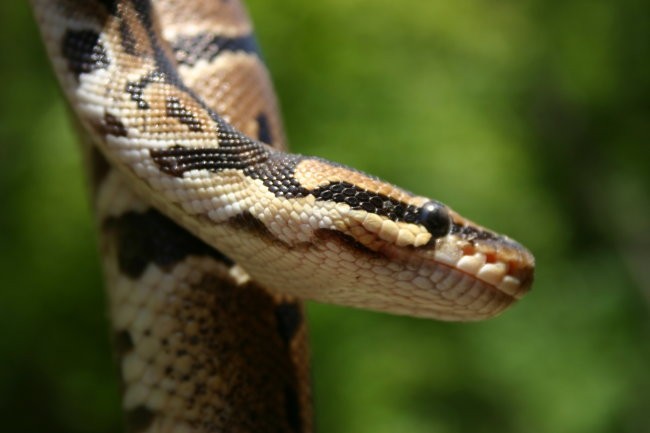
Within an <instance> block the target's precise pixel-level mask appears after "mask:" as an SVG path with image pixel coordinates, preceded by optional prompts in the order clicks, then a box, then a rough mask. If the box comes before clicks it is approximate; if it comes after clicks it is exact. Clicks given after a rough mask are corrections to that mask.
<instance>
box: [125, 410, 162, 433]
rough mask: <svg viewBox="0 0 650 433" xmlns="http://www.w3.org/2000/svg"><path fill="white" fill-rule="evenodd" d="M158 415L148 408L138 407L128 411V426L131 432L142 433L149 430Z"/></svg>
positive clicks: (126, 415) (126, 414)
mask: <svg viewBox="0 0 650 433" xmlns="http://www.w3.org/2000/svg"><path fill="white" fill-rule="evenodd" d="M155 416H156V414H155V413H154V412H153V411H152V410H151V409H149V408H148V407H146V406H136V407H135V408H133V409H131V410H128V411H126V413H125V417H126V426H127V429H128V431H129V432H133V433H135V432H140V431H143V430H147V429H148V428H149V427H150V426H151V423H152V422H153V420H154V418H155Z"/></svg>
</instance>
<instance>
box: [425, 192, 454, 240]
mask: <svg viewBox="0 0 650 433" xmlns="http://www.w3.org/2000/svg"><path fill="white" fill-rule="evenodd" d="M417 222H418V223H419V224H421V225H423V226H424V227H425V228H426V229H427V231H428V232H429V233H431V237H432V239H436V238H439V237H442V236H445V235H446V234H447V233H449V229H450V226H451V217H450V216H449V211H447V207H446V206H445V205H443V204H442V203H439V202H436V201H430V202H427V203H425V204H423V205H422V207H421V208H420V215H419V217H418V221H417Z"/></svg>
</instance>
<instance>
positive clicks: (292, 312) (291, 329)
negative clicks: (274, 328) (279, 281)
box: [275, 302, 303, 344]
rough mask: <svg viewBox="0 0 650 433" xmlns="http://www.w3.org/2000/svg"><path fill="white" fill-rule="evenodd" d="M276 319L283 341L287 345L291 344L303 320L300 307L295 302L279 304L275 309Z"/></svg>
mask: <svg viewBox="0 0 650 433" xmlns="http://www.w3.org/2000/svg"><path fill="white" fill-rule="evenodd" d="M275 318H276V320H277V321H278V332H280V336H281V337H282V340H283V341H284V342H285V343H287V344H289V343H291V340H293V337H294V336H295V335H296V332H297V331H298V328H299V327H300V324H301V323H302V320H303V318H302V310H301V309H300V306H299V305H298V304H297V303H295V302H283V303H281V304H278V305H277V306H276V307H275Z"/></svg>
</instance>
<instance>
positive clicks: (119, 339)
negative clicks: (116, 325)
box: [113, 331, 133, 358]
mask: <svg viewBox="0 0 650 433" xmlns="http://www.w3.org/2000/svg"><path fill="white" fill-rule="evenodd" d="M113 344H114V345H115V352H116V353H117V355H118V356H119V357H120V358H122V357H123V356H124V355H126V354H127V353H129V352H131V351H132V350H133V338H131V334H130V333H129V331H119V332H117V333H115V338H114V343H113Z"/></svg>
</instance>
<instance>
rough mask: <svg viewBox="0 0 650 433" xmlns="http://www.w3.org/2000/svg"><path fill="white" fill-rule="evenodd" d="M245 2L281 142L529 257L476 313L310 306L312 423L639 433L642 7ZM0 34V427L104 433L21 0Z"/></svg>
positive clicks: (99, 337)
mask: <svg viewBox="0 0 650 433" xmlns="http://www.w3.org/2000/svg"><path fill="white" fill-rule="evenodd" d="M249 3H250V4H249V8H250V11H251V13H252V15H253V17H254V20H255V22H256V24H257V29H258V30H257V33H258V37H259V40H260V42H261V45H262V48H263V50H264V53H265V57H266V59H267V61H268V63H269V65H270V69H271V70H272V73H273V76H274V79H275V82H276V84H277V89H278V92H279V95H280V99H281V101H282V104H283V110H284V114H285V120H286V125H287V129H288V133H289V137H290V141H291V143H292V146H293V148H294V149H295V150H296V151H298V152H301V153H305V154H315V155H319V156H324V157H327V158H330V159H333V160H336V161H340V162H343V163H346V164H349V165H352V166H354V167H358V168H360V169H363V170H365V171H369V172H371V173H373V174H376V175H379V176H381V177H383V178H386V179H388V180H390V181H393V182H395V183H397V184H399V185H401V186H403V187H406V188H408V189H410V190H412V191H415V192H417V193H419V194H423V195H428V196H431V197H435V198H437V199H439V200H441V201H443V202H445V203H447V204H449V205H451V206H452V207H454V208H455V209H457V210H459V211H460V212H461V213H463V214H465V215H468V216H469V217H471V218H472V219H474V220H477V221H480V222H481V223H483V224H485V225H487V226H489V227H493V228H495V229H497V230H499V231H502V232H505V233H508V234H509V235H511V236H512V237H514V238H516V239H518V240H520V241H521V242H523V243H524V244H526V245H527V246H528V247H529V248H530V249H531V250H532V251H533V252H534V253H535V255H536V257H537V264H538V272H537V282H536V284H535V286H534V290H533V291H532V292H531V293H530V294H529V295H528V296H527V297H526V298H525V299H524V300H523V301H521V302H520V303H519V304H518V305H517V306H516V307H515V308H513V309H512V310H510V311H508V312H507V313H505V314H503V315H502V316H501V317H499V318H497V319H494V320H490V321H488V322H484V323H475V324H449V323H437V322H432V321H424V320H417V319H411V318H405V317H393V316H388V315H383V314H377V313H370V312H363V311H357V310H351V309H344V308H339V307H334V306H325V305H310V306H309V313H310V322H311V331H312V336H313V358H314V365H313V376H314V380H315V391H316V409H317V412H318V414H317V424H318V427H319V431H321V432H325V433H335V432H356V433H364V432H368V433H370V432H372V433H383V432H412V433H419V432H422V433H424V432H433V433H460V432H472V433H481V432H500V433H509V432H512V433H520V432H536V433H563V432H566V433H601V432H602V433H618V432H630V433H632V432H633V433H641V432H644V433H647V432H650V314H649V306H650V151H649V150H648V148H649V147H650V116H649V115H650V113H649V111H650V103H649V101H650V25H649V23H650V3H648V2H646V1H643V0H616V1H615V0H590V1H586V0H584V1H580V0H569V1H559V0H557V1H556V0H523V1H521V0H517V1H515V0H508V1H501V2H494V1H485V0H460V1H456V2H447V1H442V0H434V1H417V0H401V1H400V2H394V1H390V0H327V1H324V2H306V1H303V0H283V1H281V2H268V1H264V0H250V2H249ZM188 7H190V6H188ZM0 29H1V30H0V31H1V32H2V33H1V36H2V37H0V62H1V63H0V83H1V90H0V94H1V95H2V99H1V103H0V197H1V199H2V202H1V204H0V208H1V211H0V286H1V289H0V409H1V411H2V415H1V421H0V422H1V425H2V426H1V427H0V430H2V431H6V432H54V433H57V432H67V433H75V432H80V433H81V432H84V433H104V432H117V431H121V418H120V417H121V414H120V409H119V401H118V386H117V380H116V374H115V369H114V368H113V366H112V365H111V355H110V347H109V342H108V331H107V324H106V317H105V313H104V310H105V303H104V298H103V293H102V290H101V279H100V275H99V267H98V258H97V253H96V248H95V238H94V234H93V230H92V223H91V218H90V214H89V207H88V205H87V202H86V189H85V185H84V183H83V181H82V180H81V166H80V157H79V155H78V153H77V148H76V144H75V138H74V136H73V134H72V133H71V129H70V127H69V122H68V120H67V117H66V112H65V108H64V104H63V103H62V100H61V95H60V94H59V91H58V90H57V88H56V85H55V82H54V79H53V76H52V75H51V73H50V69H49V65H48V63H47V61H46V59H45V56H44V53H43V49H42V47H41V44H40V41H39V40H38V37H37V32H36V28H35V26H34V23H33V22H32V20H31V16H30V13H29V11H28V8H27V5H26V4H25V2H1V3H0Z"/></svg>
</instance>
